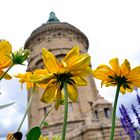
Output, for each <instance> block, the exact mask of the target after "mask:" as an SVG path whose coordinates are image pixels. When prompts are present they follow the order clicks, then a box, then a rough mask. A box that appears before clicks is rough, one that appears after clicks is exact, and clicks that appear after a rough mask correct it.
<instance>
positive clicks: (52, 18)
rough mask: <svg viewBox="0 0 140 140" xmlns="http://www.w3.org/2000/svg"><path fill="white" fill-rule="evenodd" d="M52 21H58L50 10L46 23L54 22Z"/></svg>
mask: <svg viewBox="0 0 140 140" xmlns="http://www.w3.org/2000/svg"><path fill="white" fill-rule="evenodd" d="M54 22H59V19H58V18H57V17H56V16H55V13H54V12H51V13H50V17H49V19H48V21H47V23H54Z"/></svg>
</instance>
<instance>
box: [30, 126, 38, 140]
mask: <svg viewBox="0 0 140 140" xmlns="http://www.w3.org/2000/svg"><path fill="white" fill-rule="evenodd" d="M40 135H41V129H40V127H38V126H36V127H33V128H32V129H30V131H29V132H28V134H27V140H38V139H39V137H40Z"/></svg>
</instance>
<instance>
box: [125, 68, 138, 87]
mask: <svg viewBox="0 0 140 140" xmlns="http://www.w3.org/2000/svg"><path fill="white" fill-rule="evenodd" d="M126 78H127V79H128V81H130V82H133V84H138V85H139V82H140V66H137V67H135V68H134V69H132V70H131V72H130V73H129V74H128V75H127V76H126Z"/></svg>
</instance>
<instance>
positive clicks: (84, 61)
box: [68, 54, 90, 72]
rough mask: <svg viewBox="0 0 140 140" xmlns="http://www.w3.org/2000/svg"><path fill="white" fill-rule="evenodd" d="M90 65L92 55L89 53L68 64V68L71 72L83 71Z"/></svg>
mask: <svg viewBox="0 0 140 140" xmlns="http://www.w3.org/2000/svg"><path fill="white" fill-rule="evenodd" d="M89 65H90V56H89V55H88V54H82V55H80V56H79V57H78V59H77V60H76V61H75V62H73V64H71V65H69V66H68V70H69V71H70V72H71V71H73V72H76V71H80V70H81V71H82V70H84V69H86V68H87V67H89Z"/></svg>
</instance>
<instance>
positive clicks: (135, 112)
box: [131, 104, 140, 125]
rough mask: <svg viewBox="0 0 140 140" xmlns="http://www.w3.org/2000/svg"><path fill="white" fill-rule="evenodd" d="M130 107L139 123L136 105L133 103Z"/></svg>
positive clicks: (139, 117) (139, 118)
mask: <svg viewBox="0 0 140 140" xmlns="http://www.w3.org/2000/svg"><path fill="white" fill-rule="evenodd" d="M131 107H132V110H133V112H134V114H135V115H136V117H137V120H138V124H139V125H140V116H139V113H138V111H137V109H136V107H135V106H134V105H133V104H132V105H131Z"/></svg>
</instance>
